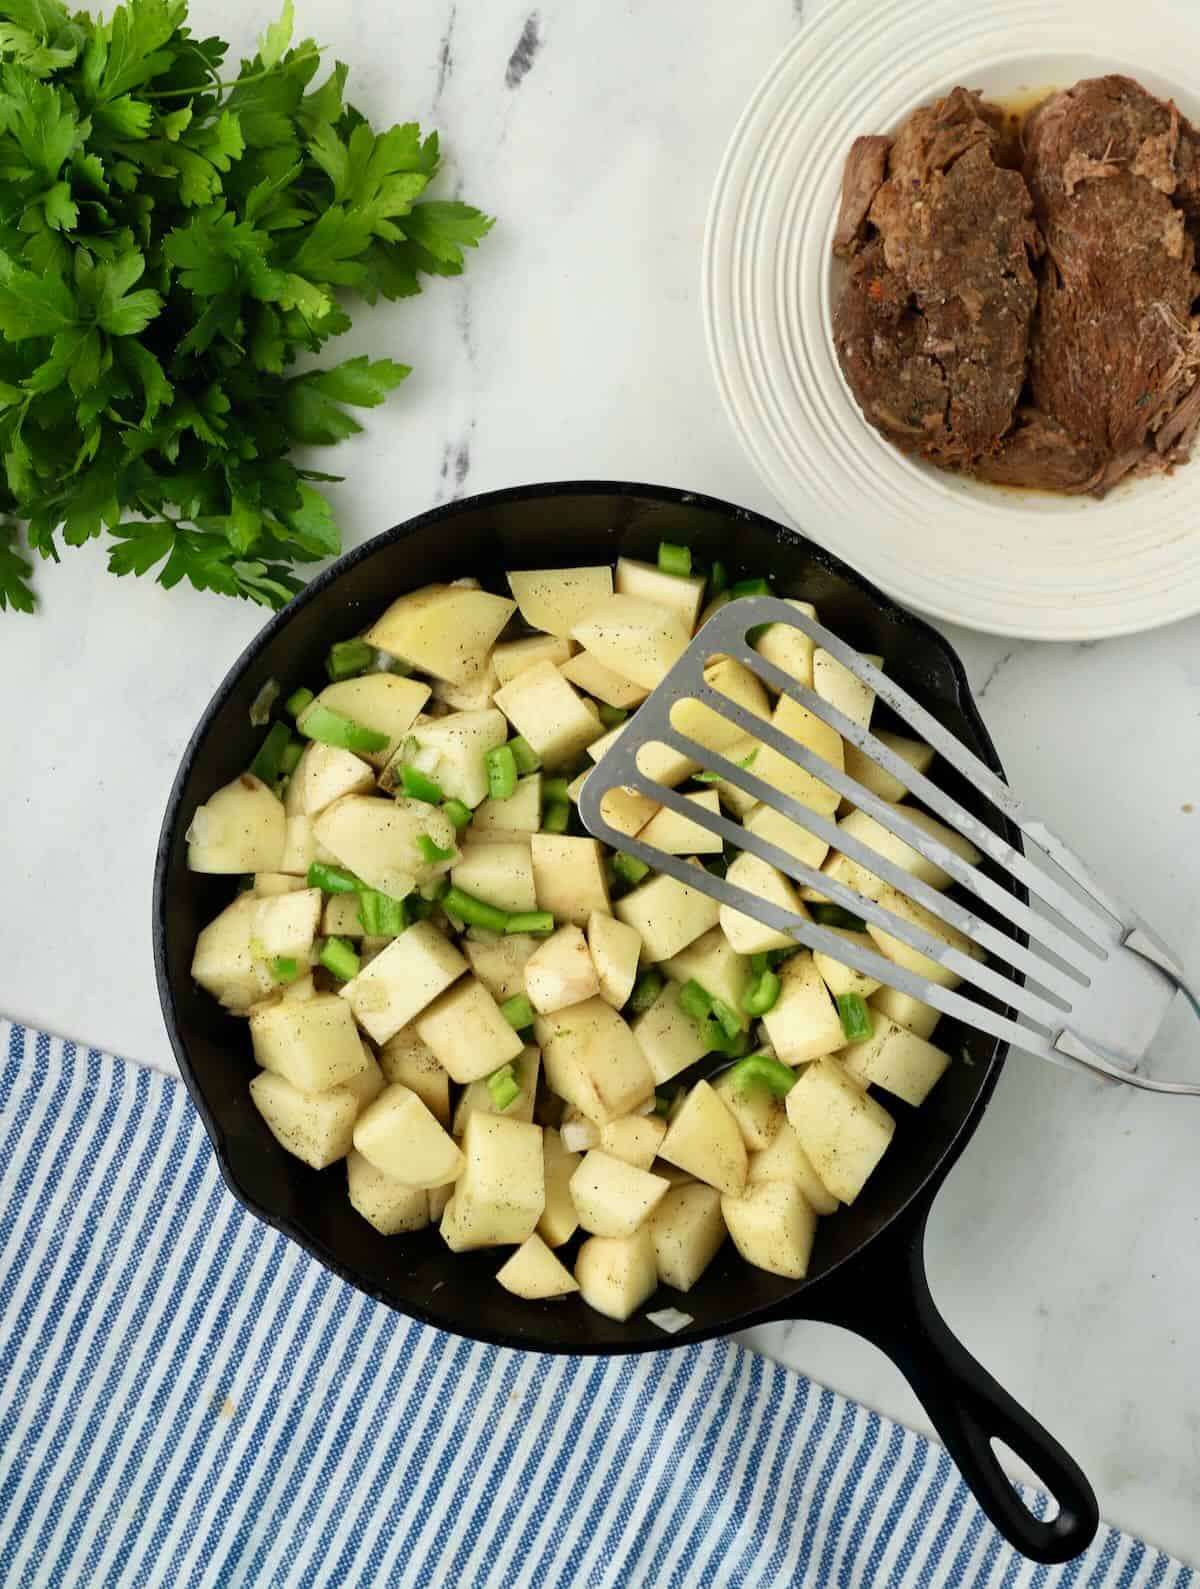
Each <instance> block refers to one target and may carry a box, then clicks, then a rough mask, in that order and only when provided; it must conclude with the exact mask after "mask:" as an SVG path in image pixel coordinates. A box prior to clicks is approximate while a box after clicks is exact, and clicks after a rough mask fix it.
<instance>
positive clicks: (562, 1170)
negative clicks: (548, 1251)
mask: <svg viewBox="0 0 1200 1589" xmlns="http://www.w3.org/2000/svg"><path fill="white" fill-rule="evenodd" d="M580 1162H581V1159H580V1155H579V1154H578V1153H572V1152H570V1151H569V1150H568V1149H567V1148H565V1147H564V1146H563V1142H562V1138H561V1136H560V1135H559V1134H558V1132H557V1131H554V1130H552V1129H551V1128H550V1127H549V1126H546V1127H545V1128H544V1129H543V1131H542V1164H543V1172H544V1175H545V1184H546V1202H545V1206H544V1207H543V1209H542V1212H541V1216H540V1217H539V1219H538V1223H537V1230H538V1235H539V1236H540V1237H541V1238H542V1240H543V1241H544V1242H545V1243H546V1245H547V1247H561V1246H562V1245H563V1244H564V1242H568V1241H570V1239H571V1237H572V1236H573V1235H574V1234H575V1232H576V1231H577V1230H578V1229H579V1215H578V1214H577V1213H576V1212H575V1204H574V1202H573V1200H572V1198H571V1177H572V1176H573V1175H574V1174H575V1171H576V1170H577V1169H578V1168H579V1165H580Z"/></svg>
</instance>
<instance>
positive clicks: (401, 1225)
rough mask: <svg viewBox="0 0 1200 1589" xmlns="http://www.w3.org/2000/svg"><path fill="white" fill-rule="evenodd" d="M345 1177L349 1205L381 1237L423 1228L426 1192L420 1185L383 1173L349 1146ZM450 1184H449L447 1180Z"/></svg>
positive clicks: (426, 1201)
mask: <svg viewBox="0 0 1200 1589" xmlns="http://www.w3.org/2000/svg"><path fill="white" fill-rule="evenodd" d="M346 1180H347V1183H348V1185H349V1189H350V1203H351V1206H352V1207H353V1208H355V1209H357V1210H358V1212H359V1213H360V1214H361V1215H362V1217H363V1218H364V1219H365V1220H366V1221H367V1223H368V1224H371V1225H374V1227H375V1229H376V1230H377V1231H378V1232H379V1234H380V1235H381V1236H399V1235H401V1234H403V1233H405V1232H407V1231H412V1230H424V1229H425V1226H426V1225H428V1224H429V1193H428V1192H427V1191H425V1190H424V1188H422V1187H419V1186H406V1185H405V1184H404V1182H403V1181H397V1180H395V1179H394V1178H393V1177H392V1176H390V1175H385V1174H384V1173H383V1171H382V1170H378V1169H376V1168H375V1166H374V1165H373V1164H372V1163H371V1161H370V1159H368V1158H365V1157H364V1156H363V1155H362V1154H361V1153H359V1151H358V1150H357V1148H352V1149H351V1150H350V1152H349V1154H348V1155H347V1158H346ZM447 1184H448V1185H451V1183H447Z"/></svg>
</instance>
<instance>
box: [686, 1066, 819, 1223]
mask: <svg viewBox="0 0 1200 1589" xmlns="http://www.w3.org/2000/svg"><path fill="white" fill-rule="evenodd" d="M793 1090H794V1089H793ZM659 1157H660V1158H663V1159H667V1160H669V1161H670V1163H672V1164H677V1165H678V1166H679V1168H680V1169H681V1170H687V1171H688V1173H689V1174H690V1175H694V1176H695V1177H696V1179H697V1180H698V1181H704V1182H705V1183H706V1184H707V1185H709V1186H715V1187H716V1188H717V1190H718V1191H719V1192H728V1193H729V1194H730V1195H731V1196H733V1197H739V1196H740V1195H741V1193H742V1190H743V1189H744V1187H745V1185H746V1171H747V1161H746V1144H745V1143H744V1142H743V1141H742V1133H741V1130H740V1128H739V1127H738V1123H737V1121H736V1120H735V1119H734V1118H733V1116H732V1114H730V1112H729V1110H728V1109H727V1108H726V1106H725V1104H724V1102H723V1101H722V1100H721V1098H720V1097H719V1096H718V1094H717V1093H716V1092H715V1091H714V1090H713V1088H712V1087H710V1086H709V1084H708V1082H706V1081H698V1082H697V1083H696V1085H695V1086H694V1087H693V1088H692V1089H691V1090H690V1091H689V1092H688V1095H687V1097H686V1098H685V1099H684V1101H683V1105H682V1107H681V1108H680V1110H679V1113H678V1114H677V1115H676V1116H675V1118H674V1120H672V1121H671V1123H670V1126H669V1128H668V1130H667V1134H666V1136H665V1137H664V1139H663V1143H662V1146H661V1148H660V1149H659Z"/></svg>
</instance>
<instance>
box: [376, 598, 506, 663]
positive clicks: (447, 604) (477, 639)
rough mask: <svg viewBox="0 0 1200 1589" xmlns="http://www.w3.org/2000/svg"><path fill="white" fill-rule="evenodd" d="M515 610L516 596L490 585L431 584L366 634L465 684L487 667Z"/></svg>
mask: <svg viewBox="0 0 1200 1589" xmlns="http://www.w3.org/2000/svg"><path fill="white" fill-rule="evenodd" d="M515 611H516V604H515V603H514V602H511V601H508V600H506V598H505V597H503V596H493V595H491V594H489V592H487V591H485V590H471V589H468V588H465V587H464V586H461V585H426V586H424V587H423V588H422V589H420V590H414V591H410V592H409V594H408V595H407V596H401V597H399V598H398V599H397V600H396V601H394V602H393V603H392V605H391V606H390V607H389V608H388V609H387V611H386V612H385V613H384V614H383V616H382V618H379V619H377V620H376V622H375V623H374V624H372V625H371V627H370V628H369V629H368V630H367V633H366V639H367V640H368V642H369V643H370V644H371V645H373V646H378V647H379V649H380V650H381V651H386V652H387V653H388V655H389V656H393V657H399V658H400V660H401V661H402V662H407V663H408V665H409V666H410V667H412V668H416V669H418V670H419V671H420V672H421V673H428V674H429V675H430V676H431V677H433V678H435V679H447V680H449V681H450V682H451V683H454V684H465V683H467V682H468V681H469V680H470V679H472V678H473V677H474V676H475V675H476V674H478V673H480V672H482V671H483V669H484V667H485V666H486V664H487V657H488V653H489V652H490V651H491V649H492V646H493V645H494V644H495V640H496V636H497V635H498V634H499V633H500V631H501V630H502V629H503V628H504V626H505V624H506V623H507V622H508V620H509V619H510V618H511V617H512V615H513V613H514V612H515Z"/></svg>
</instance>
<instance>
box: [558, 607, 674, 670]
mask: <svg viewBox="0 0 1200 1589" xmlns="http://www.w3.org/2000/svg"><path fill="white" fill-rule="evenodd" d="M571 635H572V638H573V639H575V640H577V641H578V642H579V644H580V645H581V646H582V647H583V648H584V650H585V651H590V652H591V654H592V656H594V657H595V658H596V660H597V661H599V662H603V664H604V665H605V667H607V668H611V669H612V670H613V672H614V673H619V674H620V675H621V677H622V678H626V679H632V680H633V682H634V683H635V684H640V685H642V687H643V688H644V689H647V690H652V689H653V688H654V687H655V685H656V684H658V683H659V682H660V681H661V680H662V679H663V678H664V677H665V675H666V674H667V673H668V672H670V670H671V668H672V667H673V666H674V665H675V663H676V662H678V661H679V658H680V657H681V656H682V655H683V653H684V652H685V651H686V650H687V644H688V641H689V640H690V639H691V637H692V631H691V626H690V625H689V624H688V623H686V622H685V621H684V619H683V617H682V616H681V615H680V613H679V612H678V611H676V610H675V609H673V608H671V607H664V606H662V605H661V604H660V603H658V602H655V601H647V600H646V598H645V597H644V596H617V595H613V596H609V597H608V598H607V599H606V600H605V601H602V602H600V603H598V604H597V605H596V606H595V607H593V608H592V609H591V611H590V612H589V613H588V614H587V616H586V617H584V618H582V619H581V620H580V621H579V622H577V623H576V624H575V625H574V627H573V628H572V630H571Z"/></svg>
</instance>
